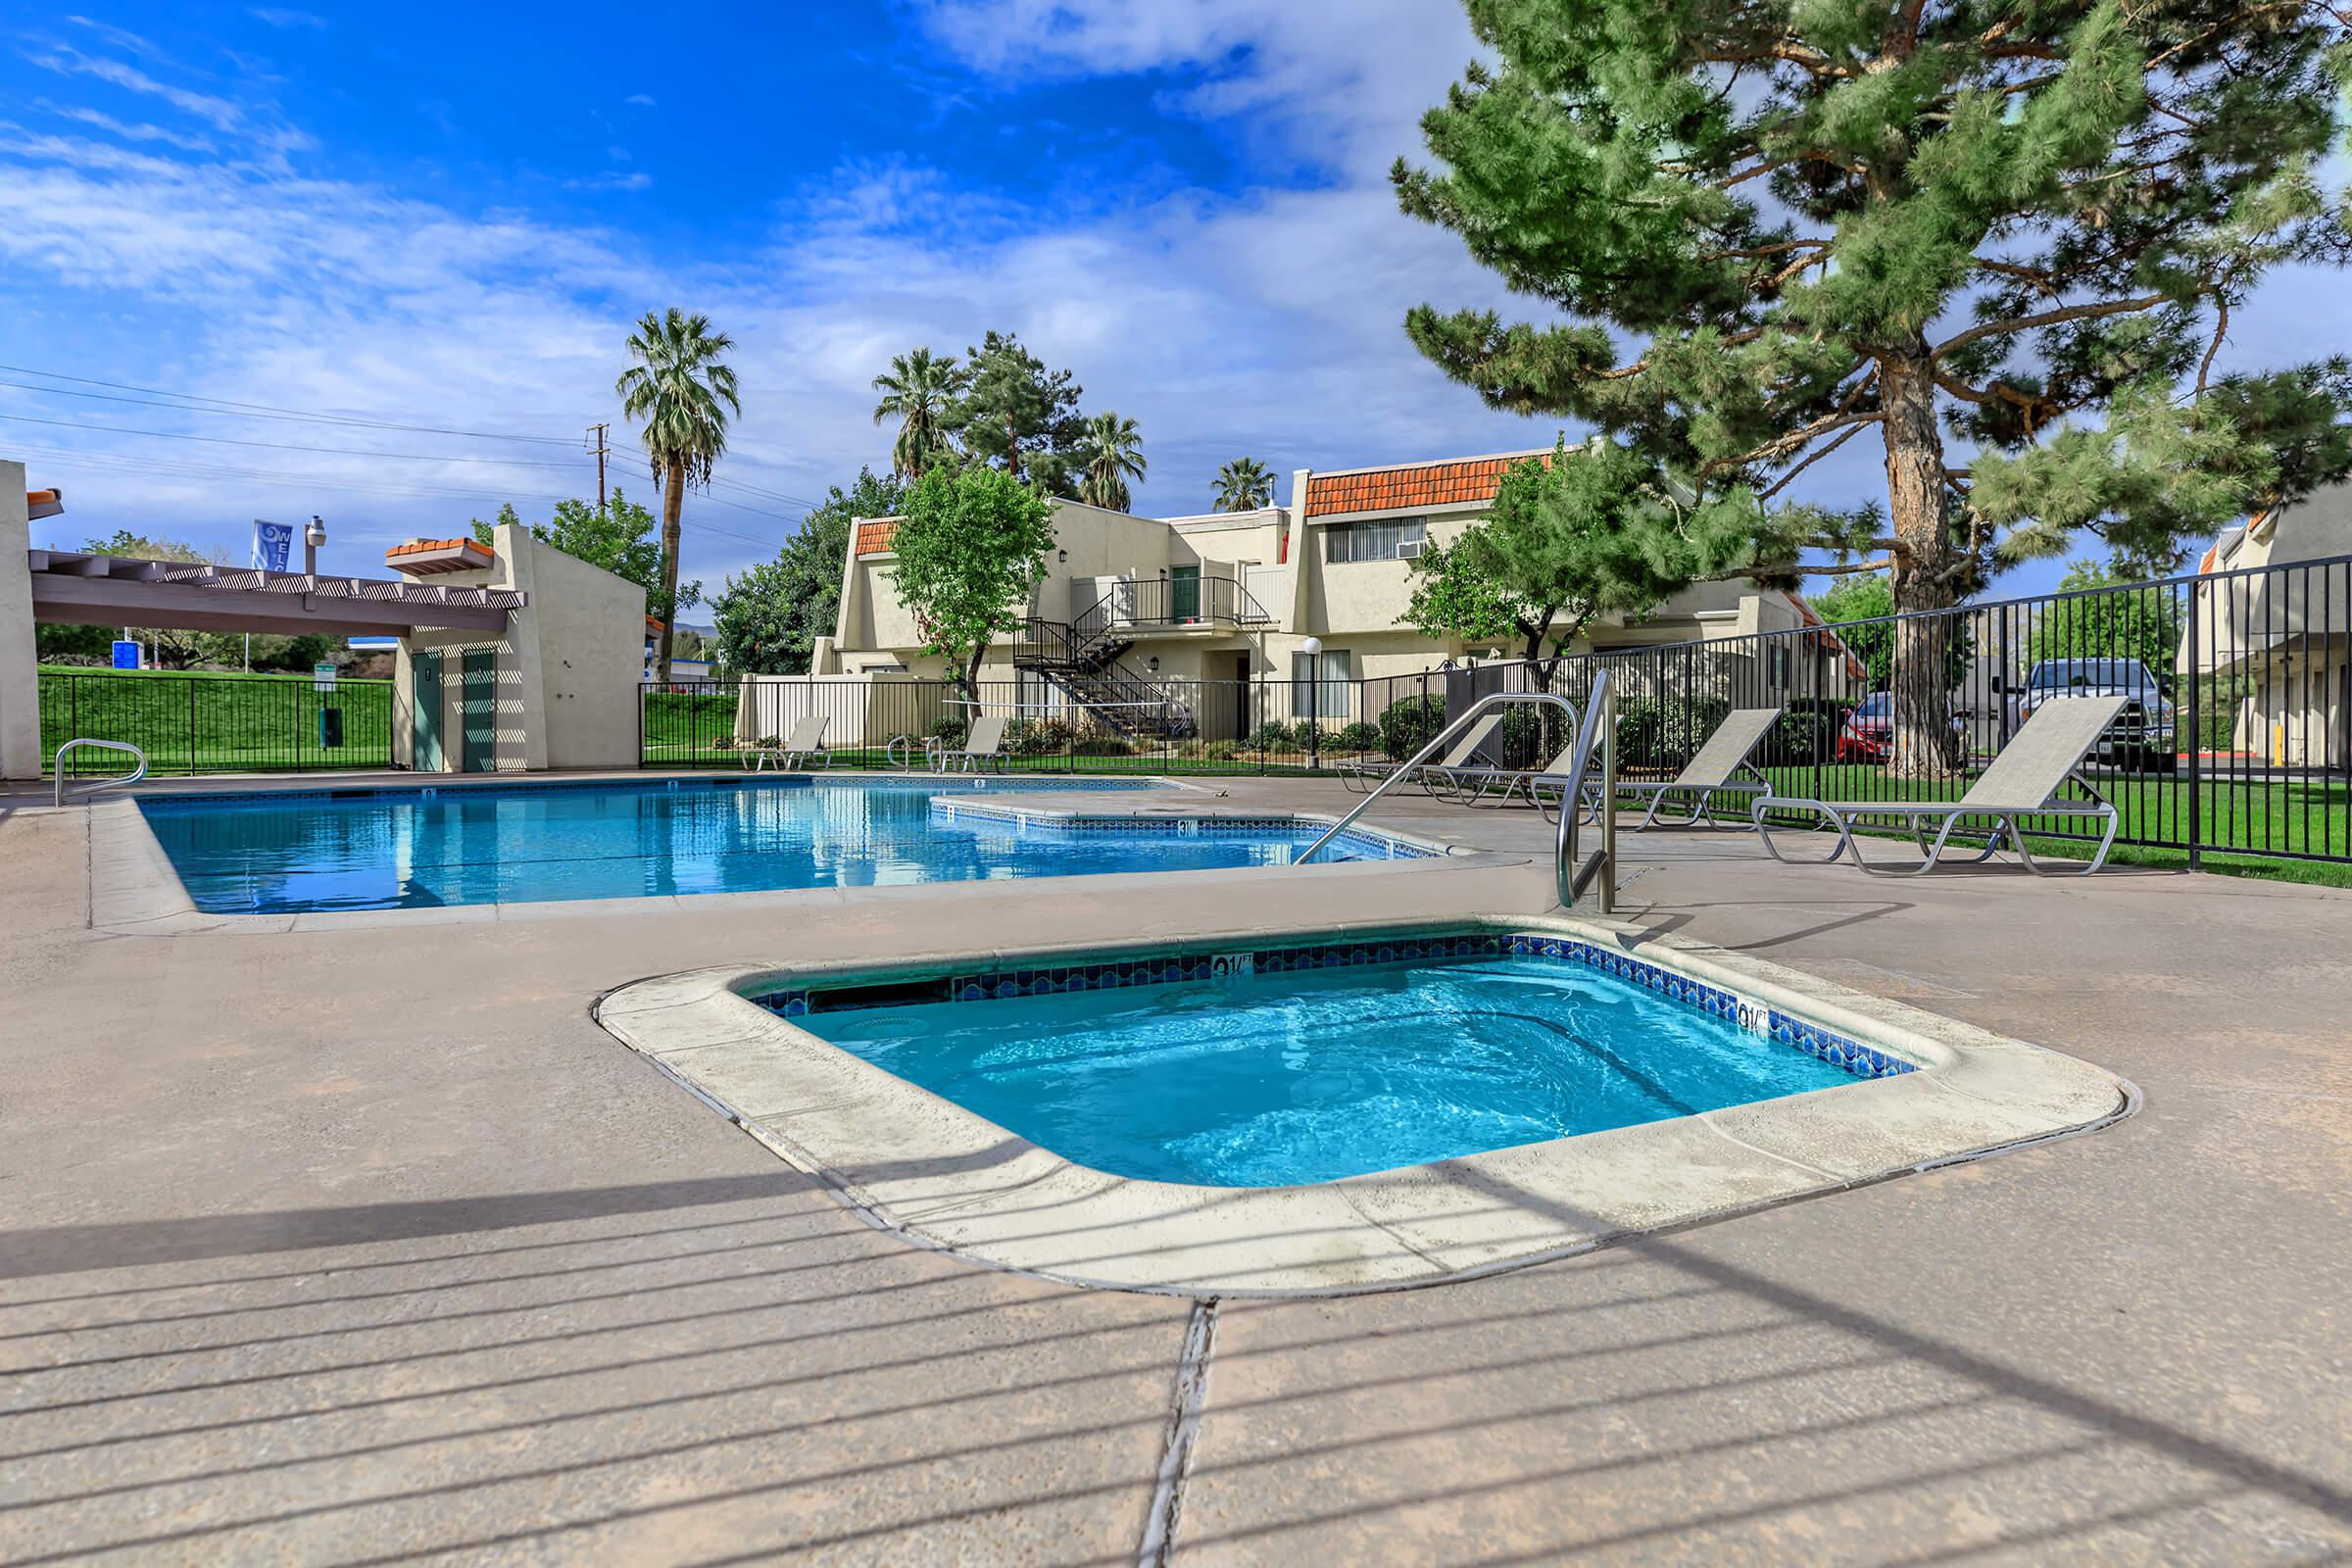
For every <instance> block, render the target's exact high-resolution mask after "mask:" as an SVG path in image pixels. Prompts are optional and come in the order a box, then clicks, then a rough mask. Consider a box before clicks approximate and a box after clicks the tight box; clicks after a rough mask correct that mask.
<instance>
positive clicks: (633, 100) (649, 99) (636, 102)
mask: <svg viewBox="0 0 2352 1568" xmlns="http://www.w3.org/2000/svg"><path fill="white" fill-rule="evenodd" d="M621 102H622V103H624V104H630V105H633V106H635V107H636V108H639V109H651V108H653V107H655V105H654V99H653V94H651V93H643V92H633V93H631V94H629V95H628V96H627V97H626V98H623V99H622V100H621Z"/></svg>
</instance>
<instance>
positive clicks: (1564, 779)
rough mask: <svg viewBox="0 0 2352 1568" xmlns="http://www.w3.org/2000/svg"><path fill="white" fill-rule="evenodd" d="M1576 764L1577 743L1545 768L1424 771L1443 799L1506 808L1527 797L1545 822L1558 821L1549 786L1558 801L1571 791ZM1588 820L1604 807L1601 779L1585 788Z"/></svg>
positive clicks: (1440, 768) (1435, 768) (1432, 789)
mask: <svg viewBox="0 0 2352 1568" xmlns="http://www.w3.org/2000/svg"><path fill="white" fill-rule="evenodd" d="M1575 765H1576V742H1574V741H1570V742H1569V743H1568V746H1567V749H1566V750H1565V751H1563V752H1561V753H1560V755H1559V756H1557V757H1555V758H1553V759H1552V760H1550V761H1549V762H1548V763H1546V764H1545V765H1544V766H1543V767H1532V768H1531V767H1487V766H1470V767H1446V766H1443V765H1439V766H1433V767H1428V768H1424V769H1423V770H1422V771H1423V772H1424V773H1425V774H1427V775H1428V779H1427V782H1428V786H1429V792H1430V794H1432V795H1435V796H1437V797H1439V798H1440V799H1441V800H1449V801H1459V802H1461V803H1462V804H1463V805H1465V806H1476V805H1479V804H1480V803H1482V802H1492V803H1493V804H1495V805H1496V806H1501V805H1506V804H1508V802H1509V801H1510V799H1511V797H1512V796H1514V795H1524V796H1526V797H1527V799H1528V801H1529V802H1530V803H1531V804H1532V805H1534V807H1535V808H1536V809H1537V810H1539V811H1541V812H1543V813H1544V820H1545V821H1551V820H1554V817H1553V813H1552V806H1551V804H1549V803H1547V802H1546V801H1545V800H1544V790H1545V789H1546V788H1547V787H1548V789H1549V790H1550V793H1551V797H1552V801H1553V802H1556V801H1557V800H1558V798H1559V797H1560V795H1562V794H1563V793H1564V792H1565V791H1566V790H1567V788H1568V770H1569V769H1570V768H1571V767H1574V766H1575ZM1584 797H1585V801H1584V806H1585V820H1586V821H1588V822H1589V821H1591V820H1592V819H1593V810H1594V808H1596V807H1597V806H1598V805H1599V804H1600V785H1599V782H1598V780H1596V779H1593V778H1588V779H1586V780H1585V789H1584Z"/></svg>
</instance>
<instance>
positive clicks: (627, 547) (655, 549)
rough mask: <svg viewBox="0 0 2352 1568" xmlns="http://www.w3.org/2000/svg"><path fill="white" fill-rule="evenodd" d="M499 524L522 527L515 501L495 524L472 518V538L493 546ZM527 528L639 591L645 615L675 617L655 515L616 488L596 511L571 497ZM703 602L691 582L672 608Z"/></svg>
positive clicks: (664, 618) (500, 511)
mask: <svg viewBox="0 0 2352 1568" xmlns="http://www.w3.org/2000/svg"><path fill="white" fill-rule="evenodd" d="M498 523H509V524H512V525H513V526H515V527H517V528H519V527H522V526H524V523H523V521H522V518H521V517H520V516H519V515H516V513H515V506H514V503H513V502H507V503H504V504H502V505H501V506H500V507H499V509H498V516H497V518H496V520H495V521H494V522H484V521H482V519H481V518H479V517H476V518H474V519H473V536H474V538H476V539H477V540H479V541H481V542H482V543H483V544H486V545H487V544H495V543H496V542H497V537H498V535H497V524H498ZM529 527H530V531H531V537H532V538H534V539H536V540H538V541H539V542H540V543H541V544H544V545H551V546H553V547H554V548H556V549H558V550H561V551H563V552H564V554H565V555H567V556H569V557H571V558H572V559H573V560H574V561H585V562H586V563H588V564H590V565H591V566H595V567H598V568H600V569H601V570H605V571H609V572H611V573H613V576H615V577H624V578H626V579H627V580H629V581H630V582H633V583H635V584H636V585H637V586H638V587H640V588H643V589H644V590H645V613H647V614H649V615H651V616H653V617H654V618H655V619H657V620H660V621H663V622H668V621H670V620H672V619H673V618H674V617H673V615H672V613H671V610H672V603H671V601H670V599H669V598H668V597H667V596H668V594H669V591H670V590H669V585H668V583H667V582H666V581H665V579H664V576H663V572H662V566H663V559H662V545H661V542H660V541H659V540H658V539H656V538H655V537H654V515H653V513H651V512H650V511H648V510H647V509H645V508H644V507H641V506H639V505H637V503H636V502H634V501H631V500H630V499H629V498H628V495H627V493H626V492H624V491H623V490H622V489H621V488H620V487H619V486H617V485H615V486H614V487H613V495H612V499H611V500H609V501H607V502H606V503H605V506H604V508H603V510H601V511H600V510H598V509H597V508H595V507H592V506H590V505H589V504H588V503H587V502H585V501H582V500H579V499H578V498H577V497H574V498H572V499H569V500H565V501H559V502H557V503H556V512H555V515H554V516H553V517H551V518H549V519H548V520H547V521H546V522H534V523H531V524H529ZM702 602H703V585H702V584H701V583H699V582H690V583H686V584H683V585H682V586H680V587H679V588H678V589H677V598H676V602H675V608H676V609H678V610H685V609H688V608H690V607H692V606H695V605H699V604H701V603H702Z"/></svg>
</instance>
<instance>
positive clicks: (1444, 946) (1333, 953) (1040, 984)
mask: <svg viewBox="0 0 2352 1568" xmlns="http://www.w3.org/2000/svg"><path fill="white" fill-rule="evenodd" d="M1493 957H1532V958H1556V959H1559V960H1560V961H1562V962H1566V963H1580V964H1584V965H1586V966H1587V967H1589V968H1593V969H1597V970H1599V971H1600V972H1601V973H1603V974H1606V975H1609V976H1611V977H1613V978H1615V979H1618V980H1622V981H1624V982H1625V983H1626V984H1628V985H1636V986H1641V987H1642V988H1644V989H1645V990H1649V991H1654V992H1657V993H1658V994H1659V995H1661V996H1663V997H1665V998H1667V999H1668V1000H1669V1001H1672V1002H1679V1003H1682V1004H1683V1005H1686V1006H1691V1007H1695V1008H1697V1009H1698V1010H1699V1011H1701V1012H1704V1013H1707V1014H1709V1015H1711V1016H1713V1017H1717V1018H1721V1019H1724V1020H1726V1021H1727V1022H1731V1023H1737V1024H1739V1025H1740V1026H1741V1027H1743V1028H1745V1029H1747V1030H1749V1031H1750V1032H1751V1033H1754V1034H1757V1035H1760V1036H1764V1037H1766V1038H1768V1039H1771V1040H1772V1041H1774V1042H1776V1043H1778V1044H1780V1045H1784V1046H1789V1047H1790V1048H1792V1049H1794V1050H1797V1051H1801V1052H1803V1053H1805V1054H1807V1055H1809V1056H1814V1057H1818V1058H1819V1059H1820V1060H1822V1061H1826V1062H1828V1063H1829V1064H1830V1065H1831V1066H1833V1067H1839V1068H1842V1069H1844V1070H1845V1071H1847V1072H1849V1073H1852V1074H1853V1075H1854V1076H1855V1077H1857V1078H1892V1077H1895V1076H1897V1075H1898V1074H1901V1073H1906V1072H1916V1071H1918V1070H1919V1068H1918V1063H1916V1062H1913V1061H1908V1060H1906V1059H1904V1058H1903V1057H1901V1056H1898V1055H1895V1054H1892V1053H1890V1052H1886V1051H1881V1050H1880V1049H1879V1048H1877V1047H1876V1046H1871V1045H1866V1044H1864V1043H1863V1042H1861V1041H1859V1040H1855V1039H1853V1038H1851V1037H1850V1036H1847V1035H1843V1034H1839V1033H1838V1032H1837V1031H1836V1030H1834V1029H1830V1028H1827V1027H1825V1026H1823V1025H1821V1024H1817V1023H1814V1022H1812V1021H1811V1020H1810V1019H1806V1018H1800V1017H1798V1016H1797V1015H1796V1014H1794V1013H1790V1012H1785V1011H1783V1010H1782V1009H1781V1008H1779V1007H1775V1006H1771V1005H1768V1004H1765V1003H1760V1002H1751V1001H1748V1000H1747V999H1745V998H1743V997H1741V996H1740V995H1739V994H1737V993H1736V992H1731V991H1727V990H1725V989H1724V988H1722V987H1721V986H1716V985H1710V984H1709V983H1707V982H1706V981H1703V980H1699V979H1696V978H1694V977H1692V976H1691V975H1687V974H1684V973H1683V972H1682V971H1681V970H1679V969H1670V968H1667V967H1666V966H1665V965H1663V964H1656V963H1651V962H1649V961H1648V960H1646V959H1643V958H1636V957H1631V956H1627V955H1626V954H1623V953H1618V952H1615V951H1613V950H1611V949H1608V948H1603V947H1599V946H1597V945H1595V944H1593V943H1590V942H1584V941H1580V940H1578V939H1577V938H1575V937H1556V936H1549V935H1542V934H1537V933H1503V932H1470V933H1460V934H1445V933H1441V934H1436V935H1426V936H1423V935H1406V936H1388V937H1374V938H1370V939H1367V940H1363V941H1355V942H1330V943H1321V944H1313V945H1306V946H1299V947H1287V948H1256V949H1237V950H1219V951H1215V952H1204V953H1178V954H1160V955H1155V956H1146V957H1137V958H1112V959H1107V960H1103V961H1101V962H1095V963H1070V964H1061V965H1056V966H1054V967H1051V968H1034V969H1004V970H992V971H988V972H985V973H971V974H956V975H943V976H939V977H937V978H935V979H931V980H927V981H915V982H909V983H907V984H901V985H892V986H888V987H875V986H809V987H797V988H793V989H790V990H784V991H774V992H768V993H765V994H763V995H759V996H754V997H752V998H750V1000H751V1001H752V1002H754V1003H756V1004H758V1005H760V1006H762V1007H765V1008H766V1009H767V1010H768V1011H770V1012H772V1013H775V1014H777V1015H778V1016H779V1017H785V1018H799V1017H805V1016H807V1015H808V1014H809V1013H811V1012H837V1011H849V1010H853V1009H858V1008H864V1007H881V1006H903V1005H908V1004H910V1003H913V1004H920V1003H926V1002H930V1003H939V1002H993V1001H1002V1000H1005V999H1007V998H1012V997H1043V996H1054V995H1057V994H1064V993H1070V992H1079V991H1110V990H1115V989H1117V988H1119V987H1122V986H1152V985H1167V984H1172V983H1182V982H1185V981H1195V980H1207V979H1213V978H1217V977H1220V976H1222V975H1225V974H1230V973H1234V972H1237V971H1238V972H1243V973H1248V972H1252V971H1254V972H1255V973H1259V974H1286V973H1295V972H1299V971H1304V970H1308V969H1334V968H1356V967H1368V966H1371V965H1374V964H1390V963H1418V962H1426V961H1428V960H1430V959H1448V958H1493Z"/></svg>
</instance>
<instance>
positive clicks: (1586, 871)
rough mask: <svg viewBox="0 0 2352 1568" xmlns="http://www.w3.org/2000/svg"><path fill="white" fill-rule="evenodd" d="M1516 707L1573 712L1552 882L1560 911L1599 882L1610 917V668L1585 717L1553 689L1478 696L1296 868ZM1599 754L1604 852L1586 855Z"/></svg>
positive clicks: (1613, 733)
mask: <svg viewBox="0 0 2352 1568" xmlns="http://www.w3.org/2000/svg"><path fill="white" fill-rule="evenodd" d="M1511 703H1533V704H1539V705H1543V706H1546V707H1551V708H1557V709H1559V710H1560V711H1562V712H1564V713H1566V714H1567V715H1568V722H1569V723H1570V724H1571V725H1572V726H1574V727H1575V730H1576V749H1575V750H1574V751H1573V752H1572V753H1571V754H1570V757H1569V763H1568V771H1567V773H1566V775H1565V776H1564V777H1561V780H1560V785H1559V789H1560V826H1559V833H1558V837H1557V841H1556V843H1555V844H1554V846H1553V858H1552V879H1553V883H1554V886H1555V888H1556V889H1557V891H1558V894H1559V900H1560V907H1562V908H1569V907H1574V905H1575V904H1576V901H1577V900H1578V899H1579V898H1581V897H1582V896H1583V895H1584V892H1585V889H1587V888H1588V887H1590V886H1592V885H1593V881H1594V879H1595V878H1597V879H1598V880H1599V882H1600V912H1601V913H1603V914H1609V913H1612V912H1614V910H1615V909H1616V907H1617V693H1616V691H1615V690H1614V689H1613V687H1612V686H1611V684H1610V681H1609V671H1608V670H1606V669H1602V670H1598V671H1596V672H1595V673H1594V675H1593V692H1592V695H1591V696H1590V697H1589V698H1588V699H1587V700H1586V703H1585V711H1584V712H1583V713H1582V714H1580V713H1578V712H1577V711H1576V705H1575V704H1574V703H1572V702H1570V701H1569V700H1568V699H1567V698H1565V697H1562V696H1559V695H1558V694H1557V693H1554V692H1495V693H1492V694H1490V695H1488V696H1486V697H1482V698H1480V699H1479V700H1478V701H1477V702H1475V703H1472V704H1471V705H1470V706H1469V707H1468V708H1467V709H1464V710H1463V711H1462V712H1461V713H1460V715H1459V716H1457V717H1456V718H1454V719H1453V721H1452V722H1450V723H1448V724H1447V725H1446V727H1445V728H1443V729H1441V730H1439V731H1438V733H1437V734H1435V735H1433V736H1431V737H1430V739H1429V744H1427V745H1426V746H1423V747H1422V748H1421V749H1420V750H1419V751H1417V752H1415V753H1414V754H1413V755H1412V758H1411V760H1409V761H1406V762H1404V763H1403V764H1402V765H1400V766H1398V767H1396V768H1394V769H1392V770H1391V771H1390V773H1389V776H1388V777H1386V778H1384V779H1382V780H1381V781H1380V784H1379V785H1378V787H1376V788H1375V789H1374V790H1373V791H1372V792H1371V793H1370V794H1368V795H1366V796H1365V797H1364V798H1363V800H1361V801H1360V802H1358V803H1357V804H1356V807H1355V809H1353V810H1351V811H1349V812H1348V814H1347V815H1346V816H1343V817H1341V818H1340V819H1339V820H1338V821H1337V822H1334V823H1332V825H1331V826H1330V827H1328V828H1326V829H1324V830H1323V835H1322V837H1320V838H1318V839H1316V840H1315V842H1314V843H1312V844H1310V845H1308V846H1307V847H1306V853H1305V854H1303V855H1301V856H1299V858H1298V859H1297V860H1295V861H1293V862H1292V863H1293V864H1294V865H1303V864H1305V863H1307V862H1308V861H1310V860H1312V859H1313V858H1315V852H1316V851H1317V850H1320V849H1321V848H1323V846H1324V845H1326V844H1329V843H1330V842H1331V841H1332V840H1333V839H1335V838H1338V837H1339V836H1340V835H1341V834H1342V833H1345V832H1346V831H1348V828H1349V827H1350V826H1352V825H1353V824H1354V822H1355V819H1356V818H1357V817H1359V816H1361V815H1363V814H1364V813H1365V812H1366V811H1368V810H1370V809H1372V803H1373V802H1375V801H1377V800H1379V799H1380V798H1381V797H1382V796H1383V795H1386V794H1388V792H1389V791H1390V790H1392V789H1394V788H1396V787H1397V784H1398V783H1400V782H1402V781H1403V780H1405V779H1407V778H1410V777H1412V776H1413V775H1414V774H1416V773H1418V772H1419V771H1420V770H1421V768H1422V767H1423V766H1424V765H1425V764H1426V763H1427V762H1428V761H1429V760H1430V759H1431V758H1433V757H1436V756H1438V755H1439V754H1440V752H1441V751H1443V750H1444V748H1445V747H1446V745H1447V743H1449V742H1451V741H1452V740H1453V739H1454V738H1455V737H1457V736H1459V735H1460V734H1462V733H1463V732H1464V731H1465V730H1467V729H1468V728H1469V727H1470V726H1471V724H1472V723H1474V722H1476V721H1477V720H1478V719H1479V718H1480V717H1481V716H1483V715H1484V714H1485V713H1487V712H1488V711H1490V710H1492V709H1496V708H1501V707H1504V706H1506V705H1507V704H1511ZM1595 748H1597V749H1598V750H1599V752H1600V801H1599V804H1598V805H1597V806H1596V807H1595V808H1594V809H1593V815H1594V816H1595V817H1596V818H1597V819H1598V822H1599V825H1600V848H1599V849H1597V850H1595V851H1593V854H1592V855H1590V856H1585V855H1583V854H1582V853H1581V851H1582V844H1581V838H1582V835H1581V834H1580V832H1579V831H1578V829H1579V819H1580V818H1581V817H1582V816H1583V815H1584V813H1583V812H1582V811H1580V810H1579V809H1578V803H1579V802H1580V801H1581V800H1582V799H1583V797H1584V791H1585V779H1586V776H1587V774H1588V773H1589V772H1590V771H1591V769H1592V765H1593V752H1594V750H1595Z"/></svg>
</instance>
